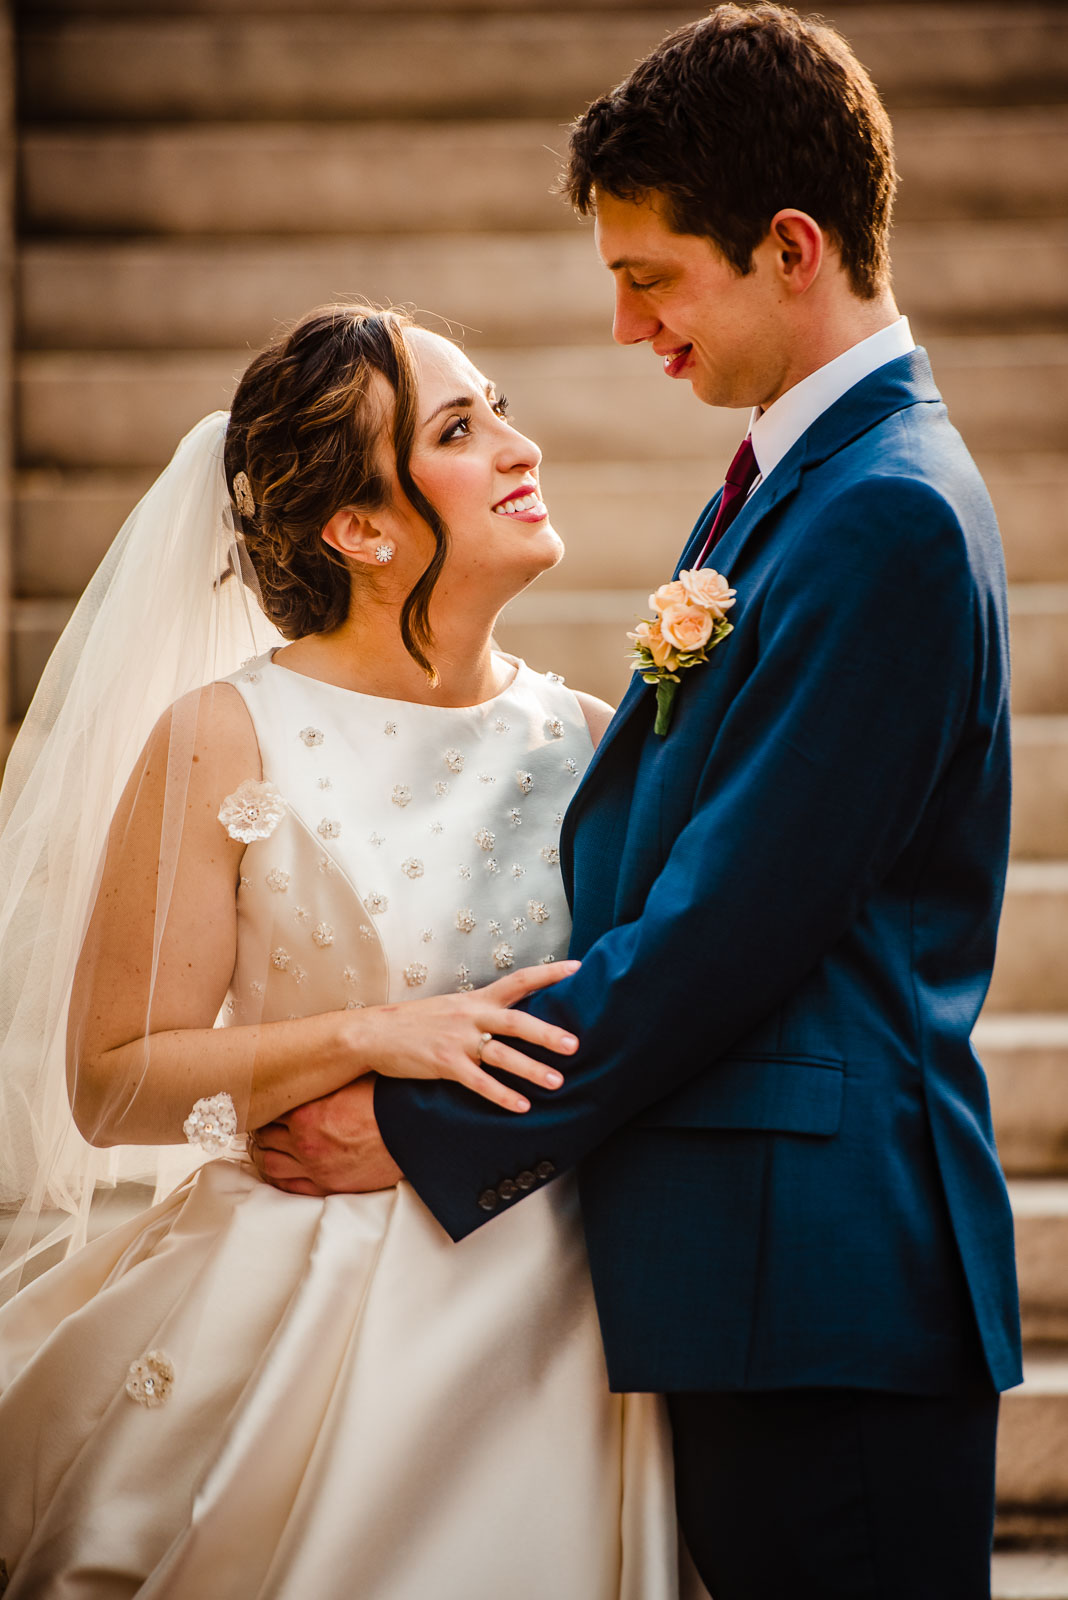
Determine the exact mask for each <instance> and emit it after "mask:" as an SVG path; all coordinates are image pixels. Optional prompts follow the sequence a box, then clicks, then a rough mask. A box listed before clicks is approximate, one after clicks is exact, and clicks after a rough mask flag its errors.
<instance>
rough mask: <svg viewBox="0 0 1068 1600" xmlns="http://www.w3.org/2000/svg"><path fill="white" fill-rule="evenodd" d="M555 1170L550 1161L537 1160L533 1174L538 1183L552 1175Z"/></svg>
mask: <svg viewBox="0 0 1068 1600" xmlns="http://www.w3.org/2000/svg"><path fill="white" fill-rule="evenodd" d="M555 1171H556V1168H555V1167H554V1166H553V1164H552V1162H551V1161H539V1162H538V1164H537V1166H536V1167H535V1168H534V1176H535V1177H536V1178H537V1180H538V1182H539V1183H544V1182H545V1181H546V1179H548V1178H551V1177H552V1175H553V1173H554V1172H555Z"/></svg>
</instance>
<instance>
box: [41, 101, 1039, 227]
mask: <svg viewBox="0 0 1068 1600" xmlns="http://www.w3.org/2000/svg"><path fill="white" fill-rule="evenodd" d="M895 135H896V150H897V160H898V165H899V167H900V170H901V172H902V175H903V178H904V182H903V184H902V189H901V195H900V199H899V203H898V217H899V219H900V221H902V222H915V221H935V220H941V221H951V220H958V219H974V218H982V219H988V220H989V219H994V218H1002V217H1015V218H1025V217H1056V216H1061V215H1063V211H1064V191H1065V185H1066V182H1068V108H1065V107H1059V106H1052V107H1009V108H1005V107H997V108H991V109H984V110H967V109H966V110H956V109H954V110H949V111H945V110H922V111H919V110H918V111H903V112H901V113H899V114H898V116H897V117H896V118H895ZM566 138H567V136H566V130H565V128H564V127H563V126H562V125H561V124H560V122H558V121H557V122H552V121H538V120H513V121H501V120H487V121H482V122H471V121H467V122H452V123H445V124H442V123H434V122H424V123H407V124H404V123H383V122H371V123H355V122H347V123H324V124H321V125H318V126H317V125H314V124H312V123H304V124H301V123H297V122H289V123H283V122H272V123H254V124H231V125H227V124H224V123H215V124H209V123H202V124H199V125H193V126H181V125H172V126H163V125H153V126H149V127H147V128H142V127H138V128H122V127H112V128H99V127H94V126H92V125H88V126H72V127H65V128H55V127H51V128H34V127H30V128H28V129H26V130H25V132H24V135H23V138H22V141H21V150H20V156H19V181H20V189H21V194H22V213H23V215H22V222H23V228H24V230H25V231H26V232H29V233H55V232H61V233H91V234H113V233H120V234H122V233H137V234H144V233H149V234H204V233H207V234H219V233H222V234H249V233H253V234H264V233H270V234H287V235H293V234H297V235H305V234H309V233H342V234H345V235H351V234H365V233H380V232H397V233H412V232H416V233H424V232H433V231H441V232H465V231H472V230H474V231H481V230H487V231H492V230H518V231H524V232H527V231H530V230H532V229H544V228H550V229H560V228H563V227H564V226H565V225H566V218H567V211H566V207H565V206H564V203H563V201H562V200H560V199H559V198H558V197H557V196H555V195H553V194H552V193H550V190H551V188H552V186H553V183H554V181H555V178H556V175H557V171H558V169H559V165H560V159H559V158H560V153H561V152H562V151H563V150H564V148H565V146H566ZM554 152H555V154H554Z"/></svg>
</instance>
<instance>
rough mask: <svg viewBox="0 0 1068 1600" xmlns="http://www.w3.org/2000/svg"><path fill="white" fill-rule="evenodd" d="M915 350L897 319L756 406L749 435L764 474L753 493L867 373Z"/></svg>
mask: <svg viewBox="0 0 1068 1600" xmlns="http://www.w3.org/2000/svg"><path fill="white" fill-rule="evenodd" d="M915 348H916V343H915V340H914V339H913V337H912V332H911V329H910V328H909V319H908V318H907V317H898V319H897V321H896V322H892V323H891V324H890V326H889V327H888V328H880V329H879V331H878V333H873V334H870V335H869V336H868V338H867V339H862V340H861V341H860V343H859V344H855V345H853V346H852V348H851V349H849V350H843V352H842V354H841V355H840V356H835V358H834V360H833V361H828V363H827V365H826V366H825V367H817V369H816V371H815V372H810V373H809V375H808V377H807V378H802V379H801V382H800V383H795V384H794V386H793V388H792V389H787V391H786V393H785V394H784V395H780V397H779V398H778V400H776V401H775V402H774V404H773V405H770V406H768V408H767V410H766V411H762V410H761V409H760V407H759V406H756V407H755V408H754V410H753V414H752V417H751V418H750V421H749V437H750V439H751V440H752V443H753V454H754V455H755V456H756V463H757V466H758V467H759V468H760V476H759V478H757V479H756V481H755V482H754V484H753V487H752V489H751V490H750V491H749V492H750V494H753V493H754V492H755V491H756V490H757V489H758V488H759V486H760V485H761V484H762V483H763V482H764V479H765V478H766V477H767V476H768V475H769V473H771V472H773V471H774V470H775V468H776V467H777V466H778V464H779V462H780V461H781V460H782V458H783V456H784V455H786V453H787V451H788V450H790V449H791V448H792V447H793V446H794V445H795V444H796V443H797V441H798V439H800V437H801V435H802V434H803V433H804V432H805V430H806V429H807V428H811V426H812V424H813V423H814V422H815V420H816V418H817V417H818V416H821V415H822V413H823V412H824V411H826V410H827V408H828V406H833V405H834V402H835V401H836V400H840V399H841V398H842V396H843V395H844V394H845V393H846V391H847V390H849V389H852V387H853V385H854V384H856V383H859V382H860V380H861V379H862V378H866V377H867V376H868V375H869V373H872V372H875V371H876V370H877V369H878V368H879V367H884V366H885V365H886V363H887V362H888V361H896V360H897V358H898V356H904V355H908V353H909V351H910V350H915Z"/></svg>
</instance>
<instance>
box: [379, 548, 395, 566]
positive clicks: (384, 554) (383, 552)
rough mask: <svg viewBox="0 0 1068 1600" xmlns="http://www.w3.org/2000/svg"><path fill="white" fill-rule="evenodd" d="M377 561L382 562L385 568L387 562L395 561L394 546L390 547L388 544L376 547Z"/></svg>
mask: <svg viewBox="0 0 1068 1600" xmlns="http://www.w3.org/2000/svg"><path fill="white" fill-rule="evenodd" d="M375 560H376V561H380V562H381V563H382V565H383V566H385V564H386V562H387V561H392V560H393V547H392V545H388V544H379V545H376V546H375Z"/></svg>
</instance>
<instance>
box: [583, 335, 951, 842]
mask: <svg viewBox="0 0 1068 1600" xmlns="http://www.w3.org/2000/svg"><path fill="white" fill-rule="evenodd" d="M941 398H942V397H941V395H940V394H939V392H938V390H937V388H936V387H935V383H934V378H933V377H932V374H931V367H930V363H929V361H928V359H927V352H926V351H925V350H923V349H920V348H919V347H917V349H915V350H913V351H911V352H910V353H909V354H908V355H904V356H898V357H897V359H896V360H894V361H889V362H887V364H886V365H885V366H883V367H880V368H878V370H877V371H875V372H873V373H871V374H869V376H868V377H867V378H864V379H862V380H861V382H860V383H858V384H855V385H854V386H853V388H852V389H850V390H848V391H847V393H846V394H844V395H843V396H842V398H841V399H840V400H837V401H836V402H835V404H834V405H833V406H831V407H829V409H828V410H826V411H825V412H823V413H822V415H821V416H819V417H817V418H816V420H815V422H814V423H813V424H812V426H811V427H810V428H809V429H808V431H807V432H806V433H803V434H802V435H801V438H800V439H798V441H797V443H796V444H795V445H794V446H793V448H792V449H791V450H790V451H788V452H787V454H786V455H785V456H784V457H783V459H782V460H781V461H780V462H779V463H778V465H777V466H776V468H775V471H774V472H773V473H772V474H771V475H770V476H769V477H768V479H767V480H766V482H764V483H762V484H760V485H758V487H757V488H756V489H755V490H754V491H753V493H752V494H751V495H750V496H749V498H748V500H747V501H746V503H745V505H744V506H743V507H742V509H741V510H740V511H739V512H738V514H737V516H736V517H735V519H734V521H733V522H732V523H731V525H730V527H729V528H728V529H727V531H726V533H725V534H724V535H723V537H722V538H721V539H720V541H719V543H718V544H717V545H716V546H715V549H714V550H713V552H712V562H711V564H712V565H713V566H714V567H715V569H716V571H717V572H722V573H723V574H724V576H725V577H726V578H728V579H729V578H730V576H731V569H732V567H734V566H735V565H736V563H737V561H738V558H739V557H740V555H741V553H742V550H743V549H744V547H745V544H746V542H747V540H748V539H749V537H750V535H751V534H752V533H753V530H754V529H755V528H756V527H758V526H759V524H760V523H761V522H762V521H763V519H764V518H765V517H766V516H767V515H768V514H769V513H770V512H771V511H773V510H774V508H775V507H776V506H777V505H780V504H781V503H782V501H783V500H785V499H786V497H787V496H788V495H791V494H793V493H794V491H795V490H796V489H797V487H798V485H799V484H800V482H801V478H802V475H803V473H804V472H805V471H806V470H807V469H809V468H811V467H815V466H819V465H821V464H822V463H823V462H824V461H827V460H828V459H829V458H830V457H831V456H833V455H835V454H837V452H838V451H839V450H843V449H844V448H845V447H846V445H848V444H851V443H852V442H853V440H854V439H857V438H859V437H860V435H861V434H863V433H867V432H868V431H869V430H870V429H871V428H874V427H876V426H878V424H879V423H880V422H882V421H884V420H885V419H886V418H887V417H888V416H890V415H892V414H893V413H894V412H895V411H901V410H904V409H905V408H906V407H908V406H913V405H919V404H930V403H940V402H941ZM722 494H723V491H722V489H721V490H720V491H719V492H718V493H717V494H715V495H714V496H713V498H712V499H711V500H710V501H709V503H708V505H707V506H706V507H705V509H704V511H703V512H702V513H701V516H700V517H699V518H698V520H697V523H696V526H695V527H694V530H693V532H692V533H691V535H690V537H689V540H688V541H687V543H686V547H685V549H684V550H683V553H682V556H681V557H680V559H679V563H678V566H677V567H676V568H675V576H676V577H677V576H678V574H679V572H681V571H682V570H683V568H685V567H687V566H688V565H689V563H690V562H692V561H695V560H696V559H697V556H698V555H699V554H700V551H701V547H702V545H703V544H704V541H705V539H706V538H707V537H708V530H709V528H710V527H711V526H712V522H713V519H714V518H715V515H716V512H717V510H718V509H719V502H720V499H721V497H722ZM727 648H729V643H728V644H727ZM680 687H681V686H680ZM653 695H654V690H653V687H652V685H651V684H647V683H644V682H643V681H642V680H641V678H639V677H638V676H637V675H636V674H635V676H634V677H632V679H631V682H630V685H629V687H628V689H627V692H626V694H625V695H624V697H623V699H622V701H621V702H620V705H619V709H618V710H617V712H616V714H615V716H614V717H613V718H612V721H611V722H610V723H609V725H608V728H607V729H606V731H605V734H604V737H603V738H602V739H601V742H600V744H599V745H598V747H597V749H596V750H595V751H594V754H593V759H592V760H591V762H590V764H589V766H588V767H587V769H586V773H585V776H584V778H583V780H582V783H581V784H580V785H579V787H578V789H577V790H576V792H575V795H574V797H573V798H572V801H571V805H570V806H569V807H568V810H567V815H566V817H565V828H564V835H565V838H566V841H567V845H568V846H569V845H570V834H571V831H572V828H573V823H574V818H575V816H576V814H577V812H578V811H579V810H580V809H581V806H582V804H583V803H584V801H585V799H586V796H587V795H588V794H589V792H590V782H591V779H592V778H593V777H594V775H595V773H596V772H597V771H598V770H599V769H600V768H601V767H602V766H603V765H604V762H605V759H606V757H607V755H608V752H609V750H610V749H611V748H612V746H613V745H614V744H615V742H616V740H617V739H618V738H619V736H620V733H621V732H622V730H623V729H624V728H625V727H626V726H627V725H628V724H629V722H630V719H631V718H632V717H633V716H634V715H635V713H636V712H637V711H638V710H639V708H644V710H645V711H646V712H647V714H648V717H649V727H650V729H651V728H652V725H653Z"/></svg>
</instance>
